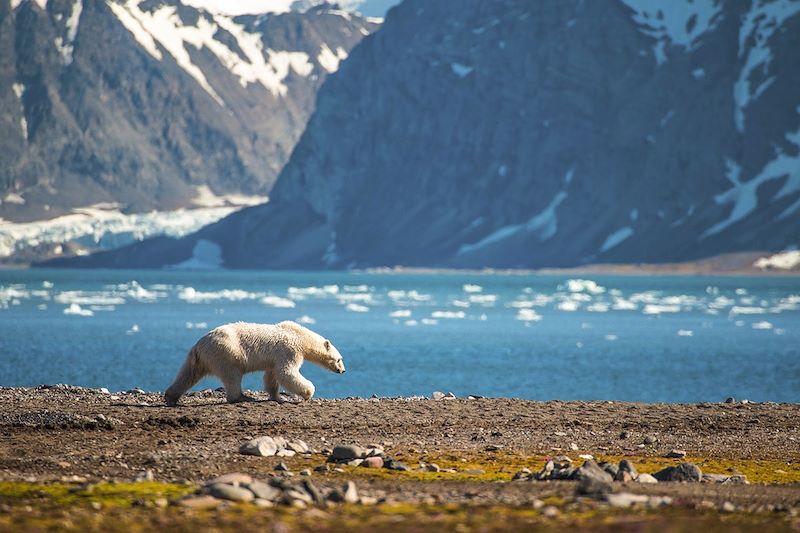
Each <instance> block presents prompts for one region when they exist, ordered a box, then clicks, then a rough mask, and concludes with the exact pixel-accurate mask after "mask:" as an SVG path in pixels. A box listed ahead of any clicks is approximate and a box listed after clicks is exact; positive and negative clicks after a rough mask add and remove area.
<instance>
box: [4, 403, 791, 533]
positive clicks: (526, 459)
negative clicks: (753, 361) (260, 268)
mask: <svg viewBox="0 0 800 533" xmlns="http://www.w3.org/2000/svg"><path fill="white" fill-rule="evenodd" d="M254 394H255V396H256V398H257V400H258V401H255V402H250V403H242V404H235V405H229V404H226V403H225V402H224V397H223V394H222V393H221V392H215V391H205V392H200V393H193V394H192V395H191V396H188V397H184V398H183V399H182V400H181V404H180V405H179V406H178V407H176V408H168V407H166V406H164V404H163V400H162V398H161V397H160V395H158V394H146V393H137V392H129V393H111V394H108V393H105V392H101V391H97V390H89V389H78V388H70V387H66V388H37V389H0V483H1V482H24V483H34V484H41V483H49V482H56V481H62V482H63V481H80V482H83V481H84V480H85V481H88V482H97V481H103V480H107V481H109V480H110V481H116V482H121V481H129V480H132V479H135V478H136V476H137V475H140V473H142V472H145V471H148V470H149V471H150V472H152V474H153V476H154V478H155V480H156V481H158V482H165V483H193V484H194V483H197V484H200V483H203V482H204V481H206V480H208V479H210V478H212V477H214V476H217V475H219V474H223V473H229V472H244V473H248V474H251V475H253V476H255V477H259V478H266V477H269V476H273V475H276V473H275V466H276V465H277V464H278V463H279V462H281V461H283V462H284V463H285V464H286V465H287V466H288V467H289V469H290V470H291V471H292V472H295V473H297V472H299V471H301V470H303V469H310V470H312V472H313V469H314V468H315V467H317V466H320V465H322V464H324V463H325V461H326V458H327V453H328V452H329V450H330V448H332V447H333V446H335V445H338V444H360V445H363V446H368V445H379V446H382V447H383V448H384V449H385V452H386V455H387V456H391V457H393V458H395V459H397V460H400V461H403V462H404V463H406V464H407V465H409V466H410V467H411V469H412V470H411V471H409V472H395V471H390V470H387V469H371V468H363V467H344V468H342V469H341V471H340V472H337V471H329V472H324V473H318V472H313V474H312V479H314V480H315V482H317V483H319V484H320V485H322V486H326V485H331V484H341V483H342V482H344V481H346V480H356V482H357V483H358V487H359V489H360V491H361V492H362V494H368V495H371V496H374V497H375V498H377V499H379V500H380V501H381V502H390V503H398V504H413V505H450V504H454V505H463V506H469V505H484V506H485V505H499V506H515V507H520V506H522V507H525V506H532V505H536V504H537V503H536V502H541V501H550V500H552V501H559V502H562V503H563V502H565V501H569V500H570V498H572V495H573V494H574V492H575V483H574V482H566V481H565V482H539V481H514V482H512V481H511V479H512V477H513V475H514V473H515V472H517V471H518V470H520V469H521V468H523V467H528V468H529V469H531V470H533V471H536V470H538V469H540V468H541V467H542V465H543V463H544V461H545V458H547V457H550V456H557V455H567V456H569V457H570V458H571V459H573V460H574V461H575V464H576V465H579V464H580V463H581V462H582V461H583V459H581V458H580V457H579V456H580V455H586V454H591V455H592V456H593V457H595V458H596V459H597V460H608V461H615V462H616V461H618V460H619V459H621V458H627V459H629V460H630V461H632V462H633V463H634V464H635V465H637V467H639V469H640V471H644V472H655V471H657V470H659V469H661V468H663V467H665V466H668V465H674V464H677V463H678V462H680V461H679V460H676V459H667V458H665V457H664V456H665V455H666V454H667V453H668V452H670V451H671V450H674V449H680V450H684V451H686V453H687V458H686V459H684V460H688V461H691V462H694V463H695V464H698V465H699V466H700V467H701V468H702V470H703V471H704V472H707V473H718V474H726V475H730V474H731V473H742V474H745V475H746V476H747V477H748V479H749V480H750V481H751V483H752V484H750V485H727V484H726V485H720V484H709V483H659V484H657V485H644V484H638V483H627V484H621V483H616V484H615V489H614V490H615V492H619V491H628V492H635V493H638V494H650V495H665V496H670V497H672V498H674V499H675V500H676V501H681V502H689V504H688V505H689V507H692V508H718V507H719V506H721V505H723V504H725V505H727V504H728V503H730V504H732V505H733V506H735V508H737V509H749V510H751V511H753V512H756V513H757V512H764V511H780V512H784V513H786V516H787V517H788V519H789V522H786V523H783V522H781V524H784V525H787V527H789V526H788V524H794V525H795V526H797V524H798V522H797V511H798V510H800V484H798V482H800V405H788V404H772V403H770V404H756V403H741V402H735V403H730V404H726V403H718V404H680V405H676V404H635V403H623V402H558V401H553V402H531V401H522V400H514V399H499V398H498V399H488V398H474V399H472V398H471V399H466V398H465V399H446V400H430V399H420V398H416V399H413V398H399V399H389V398H380V399H378V398H373V399H345V400H312V401H310V402H302V403H289V402H287V403H283V404H277V403H275V402H269V401H266V397H265V396H264V395H263V394H261V393H254ZM262 435H269V436H273V437H275V436H280V437H285V438H287V439H302V440H303V441H305V442H306V443H307V444H308V446H309V447H310V448H311V449H312V450H313V453H311V454H307V455H297V456H294V457H286V458H280V457H267V458H265V457H252V456H245V455H241V454H240V453H239V451H238V450H239V445H240V444H241V443H242V442H244V441H245V440H248V439H250V438H254V437H259V436H262ZM646 442H647V443H646ZM433 462H435V463H437V464H438V465H439V466H440V467H441V468H442V469H443V470H450V471H442V472H423V471H420V470H419V466H420V463H433ZM0 499H2V498H0ZM792 517H794V518H792ZM792 520H794V522H792Z"/></svg>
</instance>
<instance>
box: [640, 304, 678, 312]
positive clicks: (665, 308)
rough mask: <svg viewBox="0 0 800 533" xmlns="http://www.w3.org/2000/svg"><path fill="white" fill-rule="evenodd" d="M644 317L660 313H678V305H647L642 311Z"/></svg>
mask: <svg viewBox="0 0 800 533" xmlns="http://www.w3.org/2000/svg"><path fill="white" fill-rule="evenodd" d="M642 312H643V313H644V314H646V315H660V314H661V313H680V312H681V306H680V305H660V304H647V305H645V306H644V310H643V311H642Z"/></svg>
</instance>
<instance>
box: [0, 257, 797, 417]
mask: <svg viewBox="0 0 800 533" xmlns="http://www.w3.org/2000/svg"><path fill="white" fill-rule="evenodd" d="M287 319H291V320H300V321H305V322H306V325H307V326H308V327H310V328H312V329H314V330H315V331H317V332H319V333H321V334H322V335H324V336H326V337H328V338H330V339H331V340H332V342H333V343H334V344H335V345H336V346H337V347H338V349H339V351H340V352H341V353H342V355H343V356H344V359H345V363H346V365H347V370H348V371H347V373H346V374H344V375H336V374H332V373H329V372H327V371H325V370H323V369H321V368H318V367H315V366H314V365H312V364H306V365H304V366H303V369H302V372H303V374H304V375H306V376H307V377H308V378H309V379H311V380H312V381H313V382H314V383H315V385H316V388H317V395H318V396H319V397H326V398H335V397H346V396H362V397H368V396H370V395H372V394H377V395H378V396H401V395H402V396H407V395H426V396H428V395H430V394H431V392H432V391H434V390H441V391H445V392H447V391H452V392H454V393H455V394H456V395H459V396H462V395H467V394H476V395H482V396H506V397H518V398H526V399H541V400H549V399H561V400H573V399H609V400H630V401H646V402H698V401H720V400H722V399H724V398H725V397H727V396H735V397H737V398H747V399H750V400H753V401H777V402H798V401H800V279H798V278H791V277H699V276H698V277H694V276H586V277H584V279H578V278H574V277H573V278H572V279H571V278H570V277H569V276H545V275H497V274H398V273H343V272H324V273H320V272H239V271H222V272H175V271H96V270H86V271H79V270H0V386H34V385H39V384H53V383H70V384H75V385H83V386H89V387H107V388H109V389H110V390H112V391H115V390H127V389H130V388H133V387H141V388H143V389H145V390H164V388H166V387H167V386H168V385H169V384H170V382H171V380H172V378H173V377H174V375H175V373H176V372H177V370H178V368H179V366H180V364H181V362H182V361H183V359H184V357H185V354H186V352H187V351H188V349H189V348H190V347H191V346H192V344H193V343H194V342H195V341H196V340H197V339H198V338H199V337H200V336H201V335H202V334H203V333H205V332H206V331H207V330H209V329H211V328H213V327H215V326H217V325H220V324H223V323H227V322H234V321H251V322H266V323H273V322H279V321H281V320H287ZM217 386H219V382H217V381H216V380H215V379H213V378H208V379H206V380H204V381H202V382H201V383H200V384H199V385H198V386H197V387H196V388H204V387H217ZM244 386H245V387H246V388H251V389H261V388H262V385H261V376H260V375H259V374H250V375H248V376H247V377H246V378H245V381H244Z"/></svg>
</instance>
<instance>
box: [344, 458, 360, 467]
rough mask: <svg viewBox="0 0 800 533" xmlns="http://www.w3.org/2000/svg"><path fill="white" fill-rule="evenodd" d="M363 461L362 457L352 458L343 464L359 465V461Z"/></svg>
mask: <svg viewBox="0 0 800 533" xmlns="http://www.w3.org/2000/svg"><path fill="white" fill-rule="evenodd" d="M363 462H364V459H353V460H352V461H347V462H346V463H345V464H346V465H347V466H361V463H363Z"/></svg>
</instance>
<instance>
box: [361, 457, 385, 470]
mask: <svg viewBox="0 0 800 533" xmlns="http://www.w3.org/2000/svg"><path fill="white" fill-rule="evenodd" d="M361 466H365V467H367V468H383V458H382V457H380V456H374V457H367V458H366V459H364V462H363V463H361Z"/></svg>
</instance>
